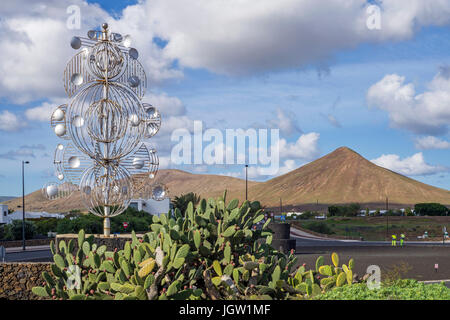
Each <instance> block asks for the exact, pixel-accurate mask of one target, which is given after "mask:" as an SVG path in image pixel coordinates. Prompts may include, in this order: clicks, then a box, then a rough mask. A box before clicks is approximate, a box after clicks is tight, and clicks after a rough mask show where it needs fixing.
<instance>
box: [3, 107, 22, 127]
mask: <svg viewBox="0 0 450 320" xmlns="http://www.w3.org/2000/svg"><path fill="white" fill-rule="evenodd" d="M25 126H26V123H25V122H24V121H23V120H21V119H19V117H17V115H15V114H14V113H12V112H9V111H8V110H3V112H2V113H0V130H3V131H18V130H20V129H21V128H23V127H25Z"/></svg>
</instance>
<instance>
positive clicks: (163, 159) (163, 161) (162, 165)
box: [158, 156, 171, 169]
mask: <svg viewBox="0 0 450 320" xmlns="http://www.w3.org/2000/svg"><path fill="white" fill-rule="evenodd" d="M158 157H159V169H168V168H170V165H171V162H170V156H158Z"/></svg>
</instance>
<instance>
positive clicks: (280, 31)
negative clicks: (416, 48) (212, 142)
mask: <svg viewBox="0 0 450 320" xmlns="http://www.w3.org/2000/svg"><path fill="white" fill-rule="evenodd" d="M368 5H369V4H368V3H367V1H366V0H329V1H327V2H326V5H324V4H323V3H322V2H321V1H315V0H306V1H298V0H278V1H273V0H259V1H251V0H248V1H242V0H241V1H227V2H224V1H211V0H194V1H190V2H189V5H186V2H185V1H183V0H153V1H147V2H145V3H143V4H142V5H141V10H142V11H143V12H145V14H143V13H141V12H140V15H138V14H136V15H135V17H134V19H135V20H138V21H141V22H142V21H143V20H144V19H148V20H149V21H150V22H149V23H148V24H147V25H151V29H155V30H156V34H157V35H158V36H160V37H161V38H163V39H165V40H166V41H168V43H167V45H166V47H165V48H164V55H165V56H166V57H169V58H171V59H174V60H177V61H179V63H180V64H181V65H183V66H187V67H191V68H206V69H209V70H211V71H213V72H218V73H224V74H249V73H255V72H262V71H268V70H270V71H271V70H276V69H282V68H292V67H293V68H299V67H302V66H305V65H310V64H315V65H324V61H326V60H328V59H329V58H330V57H332V56H333V54H334V53H336V52H337V51H338V50H341V49H351V48H354V47H356V46H357V45H359V44H360V43H364V42H381V41H389V40H404V39H409V38H411V37H412V36H413V35H414V33H415V32H416V31H417V30H418V29H419V28H420V27H421V26H425V25H445V24H448V23H449V20H450V14H449V13H450V3H449V2H448V1H428V0H413V1H409V0H408V1H407V0H384V1H383V2H382V4H381V5H382V25H381V29H380V30H375V31H374V30H369V29H368V28H367V26H366V21H367V18H368V15H367V13H366V8H367V6H368ZM173 8H178V10H174V9H173ZM139 18H140V19H139Z"/></svg>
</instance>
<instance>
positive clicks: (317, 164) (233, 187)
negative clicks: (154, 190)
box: [6, 147, 450, 212]
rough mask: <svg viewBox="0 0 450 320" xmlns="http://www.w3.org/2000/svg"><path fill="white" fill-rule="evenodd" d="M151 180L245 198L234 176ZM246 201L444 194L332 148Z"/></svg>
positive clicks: (176, 189) (408, 201) (170, 175)
mask: <svg viewBox="0 0 450 320" xmlns="http://www.w3.org/2000/svg"><path fill="white" fill-rule="evenodd" d="M156 180H157V182H161V183H164V184H165V185H166V186H167V187H168V189H169V194H170V196H171V197H174V196H177V195H181V194H184V193H188V192H195V193H197V194H199V195H201V196H202V197H216V196H218V195H221V194H223V191H224V190H225V189H226V190H228V191H227V197H228V199H231V198H238V199H240V200H243V199H245V181H244V180H242V179H238V178H233V177H227V176H220V175H209V174H208V175H206V174H192V173H188V172H185V171H181V170H161V171H160V172H159V173H158V175H157V178H156ZM248 197H249V199H254V200H259V201H260V202H261V203H262V204H263V205H265V206H268V207H274V206H278V205H279V203H280V198H282V202H283V206H286V205H294V206H295V205H305V204H315V203H317V202H320V203H321V204H322V205H325V204H343V203H353V202H357V203H360V204H376V205H378V207H380V204H383V203H384V202H385V200H386V197H388V198H389V203H392V204H394V203H395V204H397V205H404V206H412V205H414V204H415V203H419V202H439V203H442V204H446V205H450V191H449V190H444V189H440V188H436V187H433V186H430V185H427V184H424V183H421V182H418V181H416V180H413V179H411V178H408V177H405V176H403V175H401V174H398V173H396V172H393V171H391V170H388V169H385V168H382V167H379V166H377V165H375V164H373V163H372V162H370V161H368V160H366V159H365V158H363V157H362V156H361V155H359V154H358V153H356V152H355V151H353V150H351V149H349V148H346V147H341V148H338V149H336V150H335V151H333V152H331V153H329V154H327V155H326V156H324V157H322V158H320V159H317V160H315V161H313V162H310V163H308V164H306V165H303V166H301V167H300V168H298V169H296V170H293V171H291V172H289V173H286V174H284V175H282V176H279V177H276V178H273V179H271V180H268V181H266V182H254V181H249V183H248ZM6 203H7V204H8V205H9V206H10V208H12V209H15V210H18V208H17V206H18V205H20V204H21V198H17V199H14V200H10V201H7V202H6ZM26 207H27V210H30V211H41V210H43V211H48V212H65V211H69V210H71V209H83V205H82V203H81V199H80V195H79V193H75V194H74V195H72V196H71V197H70V198H69V199H60V200H56V201H48V200H45V199H43V198H42V196H40V191H36V192H33V193H31V194H29V195H27V196H26ZM19 210H20V209H19Z"/></svg>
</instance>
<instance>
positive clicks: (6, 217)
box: [0, 204, 64, 224]
mask: <svg viewBox="0 0 450 320" xmlns="http://www.w3.org/2000/svg"><path fill="white" fill-rule="evenodd" d="M0 210H1V212H2V215H1V219H0V223H6V224H10V223H12V222H13V221H14V220H22V216H23V214H22V211H20V210H19V211H14V212H13V213H11V214H8V206H7V205H5V204H0ZM39 218H56V219H62V218H64V215H62V214H59V213H48V212H30V211H25V219H39Z"/></svg>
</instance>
